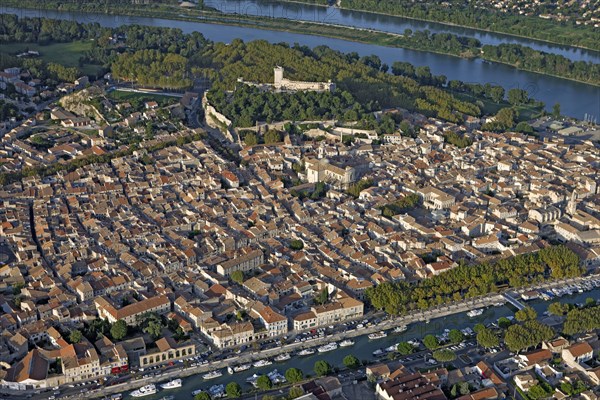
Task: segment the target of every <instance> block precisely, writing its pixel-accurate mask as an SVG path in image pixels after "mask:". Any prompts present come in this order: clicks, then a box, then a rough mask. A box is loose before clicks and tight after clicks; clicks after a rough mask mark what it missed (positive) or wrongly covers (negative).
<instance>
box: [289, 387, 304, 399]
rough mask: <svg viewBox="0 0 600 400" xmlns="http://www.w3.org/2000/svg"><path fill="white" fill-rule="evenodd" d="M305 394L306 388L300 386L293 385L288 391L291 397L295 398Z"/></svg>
mask: <svg viewBox="0 0 600 400" xmlns="http://www.w3.org/2000/svg"><path fill="white" fill-rule="evenodd" d="M303 394H304V390H302V388H301V387H300V386H292V387H291V388H290V391H289V393H288V396H289V398H290V399H295V398H296V397H300V396H302V395H303Z"/></svg>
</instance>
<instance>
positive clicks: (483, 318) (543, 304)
mask: <svg viewBox="0 0 600 400" xmlns="http://www.w3.org/2000/svg"><path fill="white" fill-rule="evenodd" d="M588 297H591V298H594V299H598V298H599V297H600V288H596V289H593V290H591V291H589V292H584V293H576V294H573V295H571V296H563V297H561V298H560V301H561V302H563V303H572V304H575V303H584V302H585V299H586V298H588ZM558 300H559V299H554V300H551V301H549V302H547V301H544V300H541V299H537V300H532V301H529V302H528V303H527V304H528V305H530V306H532V307H533V308H534V309H535V310H536V311H537V312H538V315H542V313H543V312H544V311H546V309H547V307H548V304H549V303H550V302H553V301H558ZM514 311H515V310H514V309H513V308H511V306H509V305H503V306H499V307H489V308H487V309H486V310H485V311H484V312H483V314H481V315H480V316H478V317H474V318H470V317H468V316H467V315H466V313H465V312H462V313H457V314H452V315H449V316H446V317H442V318H437V319H432V320H431V321H430V323H424V322H420V323H413V324H411V325H409V327H408V330H407V331H405V332H403V333H401V334H393V333H389V334H388V336H387V337H386V338H383V339H379V340H369V339H368V338H367V337H366V336H359V337H355V338H353V340H354V341H355V344H354V346H351V347H340V348H338V349H337V350H334V351H331V352H328V353H321V354H319V353H318V352H317V353H315V354H314V355H311V356H305V357H300V356H296V357H293V358H292V359H291V360H288V361H286V362H282V363H273V364H272V365H269V366H267V367H263V368H250V369H249V370H248V371H244V372H240V373H236V374H234V375H229V374H227V371H225V370H222V372H223V376H222V377H219V378H216V379H212V380H209V381H205V380H203V379H202V377H201V375H197V376H191V377H189V378H185V379H184V380H183V386H182V387H181V388H178V389H174V390H169V391H162V390H161V391H159V392H158V393H157V394H156V395H152V396H148V397H144V399H146V400H157V399H160V398H161V397H163V396H165V395H167V394H169V395H173V396H175V400H190V398H191V392H192V391H194V390H196V389H208V388H209V387H210V386H212V385H215V384H223V385H226V384H227V383H229V382H237V383H239V384H240V385H241V386H242V388H243V389H245V390H247V389H248V388H249V387H250V386H249V385H248V384H247V383H246V378H248V377H250V376H252V375H253V374H255V373H257V374H259V375H260V374H266V373H267V372H270V371H272V370H273V369H277V370H278V371H279V372H280V373H282V374H283V373H285V371H286V370H287V369H288V368H292V367H295V368H299V369H301V370H302V371H303V372H304V374H305V375H308V374H311V375H314V372H313V367H314V364H315V362H316V361H318V360H326V361H327V362H328V363H330V364H331V365H333V366H337V367H340V368H341V367H343V362H342V360H343V359H344V357H345V356H347V355H349V354H352V355H354V356H356V357H357V358H358V359H359V360H369V361H370V360H373V359H374V357H373V355H372V353H373V351H375V350H376V349H379V348H385V347H388V346H391V345H393V344H397V343H398V342H401V341H407V340H411V339H420V338H423V337H424V336H425V335H428V334H434V335H439V334H442V333H443V332H444V329H454V328H456V329H463V328H466V327H471V328H473V326H475V324H477V323H482V324H489V323H492V322H497V321H498V319H499V318H500V317H507V316H511V315H514ZM127 399H128V400H129V399H131V397H128V398H127Z"/></svg>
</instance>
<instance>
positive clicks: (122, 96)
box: [108, 90, 178, 106]
mask: <svg viewBox="0 0 600 400" xmlns="http://www.w3.org/2000/svg"><path fill="white" fill-rule="evenodd" d="M108 97H109V98H110V99H112V100H115V101H129V102H132V103H133V102H137V103H142V102H145V101H151V100H154V101H156V102H157V103H158V104H159V105H161V106H163V105H165V104H170V103H173V102H176V101H177V100H178V99H176V98H175V97H171V96H163V95H160V94H153V93H134V92H124V91H120V90H113V91H111V92H110V93H109V94H108Z"/></svg>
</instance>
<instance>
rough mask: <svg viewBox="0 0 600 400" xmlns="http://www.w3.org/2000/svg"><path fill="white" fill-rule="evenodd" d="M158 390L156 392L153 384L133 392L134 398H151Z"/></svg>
mask: <svg viewBox="0 0 600 400" xmlns="http://www.w3.org/2000/svg"><path fill="white" fill-rule="evenodd" d="M157 391H158V390H156V386H154V385H153V384H149V385H146V386H142V387H141V388H139V389H137V390H134V391H133V392H131V396H132V397H144V396H149V395H151V394H155V393H156V392H157Z"/></svg>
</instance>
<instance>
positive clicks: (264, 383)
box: [256, 375, 273, 391]
mask: <svg viewBox="0 0 600 400" xmlns="http://www.w3.org/2000/svg"><path fill="white" fill-rule="evenodd" d="M256 387H257V388H259V389H260V390H263V391H264V390H269V389H271V388H272V387H273V382H271V379H270V378H269V377H268V376H267V375H261V376H259V377H258V379H257V380H256Z"/></svg>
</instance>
